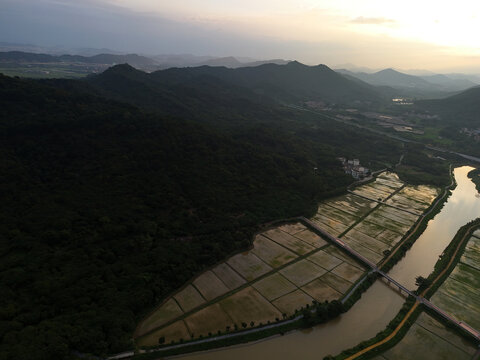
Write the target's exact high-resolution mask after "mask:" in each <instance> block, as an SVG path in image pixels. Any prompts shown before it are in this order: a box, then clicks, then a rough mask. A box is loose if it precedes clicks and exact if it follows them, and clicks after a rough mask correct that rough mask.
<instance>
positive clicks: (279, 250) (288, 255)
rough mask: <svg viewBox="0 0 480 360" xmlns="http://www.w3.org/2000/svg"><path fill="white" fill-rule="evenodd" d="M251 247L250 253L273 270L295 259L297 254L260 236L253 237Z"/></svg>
mask: <svg viewBox="0 0 480 360" xmlns="http://www.w3.org/2000/svg"><path fill="white" fill-rule="evenodd" d="M253 246H254V247H253V250H251V252H252V253H254V254H255V255H257V256H258V257H259V258H260V259H261V260H263V261H264V262H266V263H267V264H268V265H270V266H271V267H273V268H276V267H279V266H281V265H284V264H286V263H288V262H290V261H292V260H293V259H295V258H296V257H297V254H295V253H293V252H291V251H289V250H287V249H286V248H284V247H283V246H281V245H278V244H277V243H276V242H273V241H272V240H270V239H267V238H266V237H265V236H262V235H257V236H256V237H255V241H254V243H253Z"/></svg>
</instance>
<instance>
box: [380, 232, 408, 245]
mask: <svg viewBox="0 0 480 360" xmlns="http://www.w3.org/2000/svg"><path fill="white" fill-rule="evenodd" d="M402 237H403V235H402V234H399V233H397V232H395V231H392V230H388V229H385V230H383V231H382V232H381V233H380V234H379V235H377V236H376V239H377V240H379V241H381V242H383V243H385V244H387V245H388V246H389V247H390V248H392V247H394V246H395V245H396V244H397V243H398V242H399V241H400V240H402Z"/></svg>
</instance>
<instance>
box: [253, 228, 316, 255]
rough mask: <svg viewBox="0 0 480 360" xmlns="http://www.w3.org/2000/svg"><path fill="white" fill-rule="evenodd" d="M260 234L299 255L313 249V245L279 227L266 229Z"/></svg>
mask: <svg viewBox="0 0 480 360" xmlns="http://www.w3.org/2000/svg"><path fill="white" fill-rule="evenodd" d="M262 235H263V236H266V237H268V238H269V239H271V240H273V241H275V242H276V243H278V244H280V245H282V246H285V247H286V248H288V249H290V250H291V251H293V252H295V253H297V254H299V255H304V254H306V253H309V252H311V251H313V250H315V248H314V247H313V246H311V245H309V244H307V243H306V242H304V241H302V240H300V239H298V238H296V237H294V236H292V235H290V234H287V233H286V232H283V231H282V230H279V229H272V230H268V231H266V232H264V233H263V234H262Z"/></svg>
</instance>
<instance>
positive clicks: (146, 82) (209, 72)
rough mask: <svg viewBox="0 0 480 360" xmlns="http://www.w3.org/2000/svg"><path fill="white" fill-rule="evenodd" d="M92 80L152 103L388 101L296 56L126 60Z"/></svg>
mask: <svg viewBox="0 0 480 360" xmlns="http://www.w3.org/2000/svg"><path fill="white" fill-rule="evenodd" d="M87 81H88V83H89V84H90V85H92V86H94V87H95V88H96V89H98V91H100V92H101V93H102V94H103V95H106V96H112V97H114V98H116V99H118V100H121V101H126V102H134V103H135V104H136V105H140V106H147V107H150V108H152V107H153V108H155V107H161V104H162V103H163V101H165V102H169V103H170V104H177V105H178V107H180V108H182V107H183V108H185V109H186V108H188V106H187V105H186V104H188V103H189V101H192V102H195V103H197V104H198V101H199V99H202V102H201V103H200V106H207V107H208V105H207V104H208V103H209V102H214V101H217V102H221V103H225V104H232V103H233V102H234V101H248V102H250V103H251V104H253V103H257V104H260V103H263V102H265V101H267V102H273V101H274V100H275V101H280V102H288V103H292V102H299V101H300V102H301V101H307V100H316V101H323V102H329V103H354V102H369V103H371V102H377V103H380V102H382V101H384V98H383V97H382V95H381V94H380V93H379V92H377V90H376V89H375V88H374V87H372V86H370V85H368V84H366V83H362V82H360V81H351V80H348V79H346V78H345V77H344V76H342V75H340V74H338V73H336V72H335V71H333V70H331V69H330V68H329V67H327V66H325V65H317V66H307V65H304V64H301V63H299V62H296V61H293V62H289V63H288V64H286V65H277V64H263V65H260V66H256V67H240V68H236V69H229V68H226V67H211V66H200V67H187V68H170V69H167V70H161V71H155V72H152V73H150V74H147V73H144V72H141V71H138V70H135V69H133V68H131V67H130V66H128V65H119V66H115V67H112V68H110V69H108V70H107V71H105V72H104V73H102V74H99V75H97V76H93V77H91V78H89V79H88V80H87Z"/></svg>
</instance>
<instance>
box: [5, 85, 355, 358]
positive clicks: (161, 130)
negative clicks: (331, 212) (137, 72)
mask: <svg viewBox="0 0 480 360" xmlns="http://www.w3.org/2000/svg"><path fill="white" fill-rule="evenodd" d="M66 84H68V82H67V83H66ZM81 84H83V83H81ZM77 85H78V84H77ZM82 86H83V85H78V86H75V85H73V84H71V83H70V85H68V86H63V87H60V88H55V87H52V86H50V85H48V83H44V82H33V81H29V80H19V79H13V78H8V77H4V76H0V139H1V141H0V193H1V199H2V202H1V206H0V234H1V237H0V293H1V294H2V296H1V297H0V338H1V339H2V340H1V345H0V359H33V360H35V359H67V358H69V357H70V356H71V355H72V354H73V353H74V352H80V353H95V354H97V355H100V354H105V353H112V352H117V351H121V350H123V349H126V348H128V347H129V346H130V345H131V343H130V341H129V339H130V338H131V333H132V331H133V329H134V327H135V323H136V321H137V320H138V319H139V318H140V317H141V316H142V314H144V313H145V312H147V311H148V310H149V309H151V308H152V307H153V306H154V305H155V304H157V303H158V302H159V301H160V300H161V299H162V297H164V296H165V295H166V294H168V293H169V292H170V291H172V290H173V289H175V288H177V287H179V286H180V285H181V284H182V283H183V282H185V281H186V280H188V279H189V278H190V277H191V276H192V275H193V274H195V273H196V272H197V271H200V270H201V269H204V268H205V267H206V266H209V265H211V264H213V263H215V262H216V261H218V260H220V259H221V258H223V257H224V256H225V255H226V254H228V253H231V252H233V251H238V250H240V249H243V248H246V247H247V246H248V245H249V240H250V239H251V235H252V232H253V231H254V230H255V229H256V228H257V225H258V224H260V223H263V222H266V221H270V220H273V219H279V218H283V217H288V216H294V215H300V214H305V213H308V212H309V211H312V210H313V209H314V208H315V200H316V199H317V198H318V197H320V196H325V195H327V194H329V193H330V192H331V191H334V190H336V189H338V188H342V187H344V186H345V185H346V184H347V183H349V182H350V179H349V178H347V177H346V176H345V175H344V174H342V172H341V171H340V169H339V166H338V164H337V161H336V160H335V155H336V154H334V153H333V152H332V150H331V149H330V147H327V146H325V145H323V144H321V143H317V142H313V141H312V142H311V141H308V140H301V139H300V138H298V137H297V136H295V135H294V134H293V133H292V132H290V135H288V133H286V132H285V131H283V130H281V129H278V130H272V129H269V128H267V127H265V126H262V125H256V126H252V127H245V128H243V129H242V130H241V131H240V130H239V131H238V132H236V133H235V134H230V135H229V134H224V133H221V132H219V131H216V130H212V129H211V128H208V127H206V126H201V125H198V123H197V124H196V123H190V122H188V121H184V120H181V119H179V118H175V119H169V118H166V117H161V116H159V115H155V114H147V113H144V112H142V111H140V110H138V109H137V108H134V107H132V106H130V105H124V104H120V103H116V102H114V101H109V100H104V99H102V98H99V97H95V96H93V95H85V93H81V92H78V91H77V90H66V88H67V87H69V88H70V89H75V88H77V87H78V88H79V89H83V87H82ZM314 166H316V167H318V169H319V175H318V176H315V177H314V176H313V171H312V169H313V167H314Z"/></svg>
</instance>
